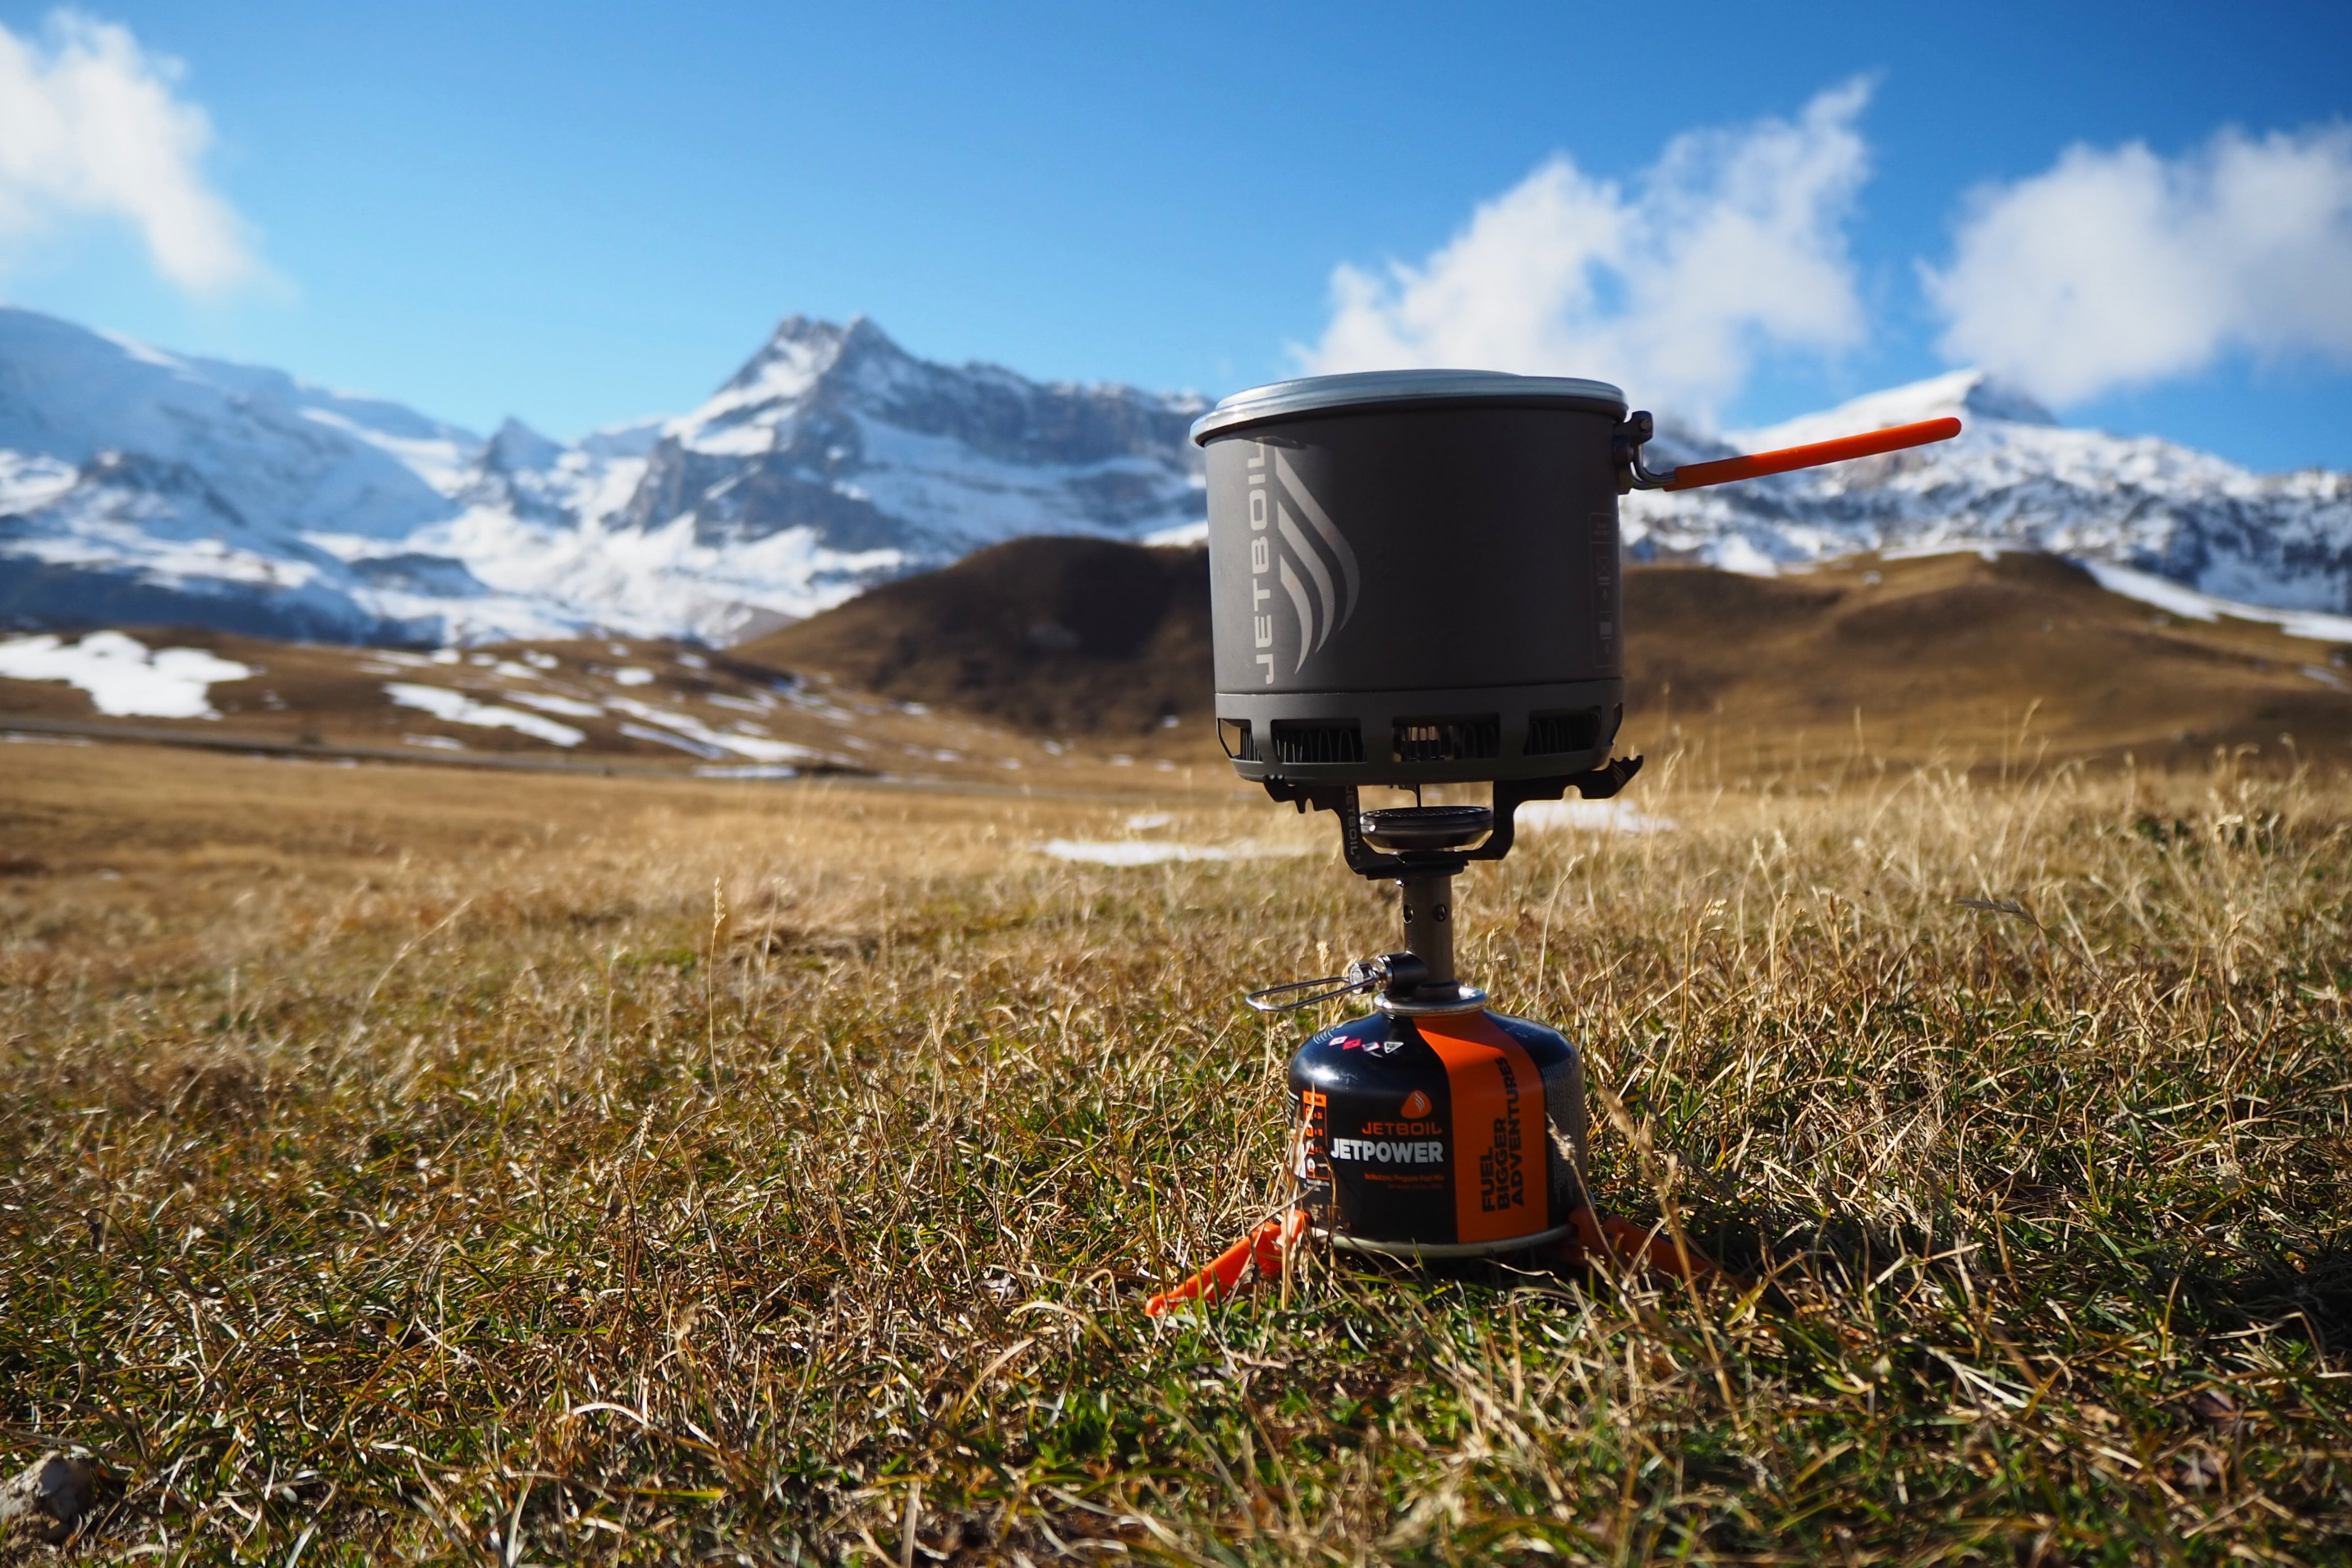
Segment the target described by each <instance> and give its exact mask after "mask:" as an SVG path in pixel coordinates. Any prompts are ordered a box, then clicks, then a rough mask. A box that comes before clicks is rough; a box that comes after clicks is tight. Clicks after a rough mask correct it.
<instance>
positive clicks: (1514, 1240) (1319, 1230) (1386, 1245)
mask: <svg viewBox="0 0 2352 1568" xmlns="http://www.w3.org/2000/svg"><path fill="white" fill-rule="evenodd" d="M1575 1229H1576V1227H1575V1225H1573V1224H1572V1223H1571V1224H1568V1225H1555V1226H1553V1227H1552V1228H1550V1229H1549V1230H1538V1231H1537V1232H1536V1233H1535V1234H1534V1235H1532V1236H1510V1237H1506V1238H1504V1239H1502V1240H1500V1241H1375V1240H1372V1239H1370V1238H1369V1237H1363V1236H1350V1235H1349V1234H1347V1233H1346V1232H1345V1231H1340V1230H1333V1229H1331V1228H1328V1227H1327V1226H1319V1225H1318V1226H1317V1227H1316V1228H1315V1237H1316V1239H1318V1240H1319V1241H1328V1242H1329V1243H1330V1244H1331V1245H1332V1246H1334V1247H1337V1248H1339V1249H1340V1250H1341V1251H1344V1252H1374V1253H1378V1254H1380V1255H1381V1257H1384V1258H1402V1259H1405V1260H1408V1261H1412V1262H1418V1261H1420V1260H1422V1259H1424V1258H1490V1257H1493V1256H1494V1255H1495V1254H1496V1253H1497V1252H1517V1251H1520V1250H1522V1249H1526V1248H1529V1247H1540V1246H1542V1245H1543V1244H1544V1243H1545V1242H1547V1241H1558V1240H1559V1239H1561V1238H1562V1237H1564V1236H1568V1235H1570V1234H1572V1233H1573V1232H1574V1231H1575Z"/></svg>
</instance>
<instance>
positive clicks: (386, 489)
mask: <svg viewBox="0 0 2352 1568" xmlns="http://www.w3.org/2000/svg"><path fill="white" fill-rule="evenodd" d="M1201 408H1202V402H1201V400H1199V399H1196V398H1191V397H1182V396H1166V395H1161V394H1157V393H1151V392H1139V391H1136V390H1134V389H1131V388H1127V387H1118V386H1069V385H1045V384H1041V383H1038V382H1030V381H1027V380H1025V379H1024V378H1023V377H1021V376H1018V375H1016V374H1014V373H1013V372H1012V371H1006V370H1003V369H1000V368H998V367H995V366H989V365H966V366H961V367H954V366H947V365H940V364H933V363H930V362H929V361H923V360H919V359H917V358H915V357H914V356H913V355H910V354H908V352H907V351H906V350H903V349H901V348H900V347H898V344H896V343H894V342H892V341H891V340H890V339H889V338H888V337H887V335H885V334H884V333H883V332H882V330H881V329H879V328H877V327H876V326H875V325H874V324H873V323H872V322H870V321H867V320H865V319H862V318H861V319H856V320H853V321H851V322H849V323H848V324H846V325H835V324H833V323H829V322H823V321H813V320H809V319H805V318H802V317H793V318H792V319H788V320H786V321H785V322H783V323H782V325H781V326H780V327H778V328H777V329H776V331H775V333H774V334H773V335H772V337H771V338H770V340H768V342H767V343H765V344H764V345H763V346H762V347H761V349H760V350H759V351H758V352H757V353H755V354H754V355H753V356H752V357H751V359H750V361H747V362H746V363H745V364H744V365H743V367H742V368H741V369H740V371H737V373H736V374H735V375H734V376H733V377H731V378H730V380H729V381H728V382H726V383H725V384H724V385H723V386H721V387H720V388H719V390H718V391H717V392H715V393H713V394H712V396H711V397H710V398H709V400H708V401H707V402H704V403H703V404H702V405H701V406H700V407H699V408H697V409H695V410H693V411H692V412H691V413H686V414H683V415H681V416H679V417H677V418H674V419H668V420H656V421H646V422H644V423H637V424H632V425H625V426H619V427H615V428H614V429H612V430H607V431H601V432H598V433H596V434H592V435H590V436H588V437H586V438H584V439H583V440H581V441H579V442H577V443H574V444H563V443H561V442H557V441H553V440H551V439H549V438H548V437H546V436H544V435H541V434H538V433H537V432H535V431H532V430H530V428H529V427H528V426H525V425H523V424H522V423H520V422H517V421H513V420H509V421H508V422H507V423H505V424H504V425H503V426H501V427H500V428H499V431H498V432H497V433H496V434H493V435H491V436H490V437H489V438H488V440H484V439H482V438H480V437H478V436H476V435H474V434H470V433H468V432H467V431H464V430H461V429H458V428H457V427H456V426H453V425H448V424H444V423H438V422H436V421H434V420H431V419H428V418H426V417H425V416H424V415H422V414H419V413H414V412H413V411H410V410H408V409H404V408H402V407H400V406H399V405H397V404H394V403H390V402H382V401H380V400H374V399H369V398H363V397H358V396H353V395H351V394H347V393H342V392H331V391H327V390H325V389H322V388H319V387H315V386H311V385H309V384H307V383H305V382H299V381H296V380H295V379H293V378H292V377H290V376H288V375H285V374H284V373H282V372H280V371H272V370H264V369H256V368H252V367H247V366H239V365H231V364H226V363H223V362H221V361H213V360H204V359H196V358H190V357H185V356H180V355H173V354H167V353H162V352H159V351H157V350H152V349H148V348H144V347H142V346H140V345H137V344H133V343H128V342H124V341H122V340H117V339H113V338H109V337H106V336H103V335H101V334H99V333H96V332H91V331H88V330H85V329H82V328H79V327H76V326H73V325H71V324H69V323H68V322H64V321H59V320H56V319H52V318H49V317H45V316H39V315H36V314H34V313H32V312H29V311H23V310H9V309H0V621H6V622H15V623H18V624H24V625H35V626H42V625H46V626H59V627H63V626H71V625H92V624H98V625H104V624H129V623H147V624H159V623H174V622H177V623H184V624H192V625H205V626H213V627H217V628H221V629H225V630H230V631H238V632H252V633H259V634H264V635H271V636H280V637H283V636H300V637H310V638H321V639H329V640H338V641H359V642H428V641H429V642H443V641H474V640H488V639H493V638H499V637H509V638H538V637H557V636H564V635H572V634H576V633H581V632H599V633H601V632H610V633H614V634H619V635H624V636H641V637H692V638H698V639H700V640H703V641H707V642H712V643H723V642H728V641H731V640H734V639H736V638H739V637H741V636H744V635H747V634H750V633H752V632H758V631H761V630H762V629H764V628H766V627H768V626H771V625H774V624H776V623H778V622H782V621H786V620H790V619H793V618H796V617H800V616H803V615H807V614H810V613H813V612H815V611H818V610H821V609H824V608H826V607H828V606H830V605H833V604H836V603H839V602H840V601H843V600H844V599H846V598H848V597H849V596H850V595H852V594H854V593H856V592H857V591H859V590H861V589H862V588H865V587H866V586H868V585H870V584H872V583H875V582H877V581H882V580H887V579H889V578H892V577H897V576H901V575H904V574H905V573H907V572H909V571H913V570H920V569H922V568H926V567H930V566H937V565H943V564H945V563H947V562H948V561H950V560H953V559H957V558H959V557H961V556H962V555H964V554H965V553H967V552H969V551H971V550H972V549H976V548H978V547H981V546H982V545H987V544H992V543H996V542H998V541H1000V540H1003V539H1005V538H1012V537H1014V536H1017V535H1024V534H1038V533H1063V534H1091V535H1096V536H1100V537H1107V538H1129V539H1145V540H1154V541H1162V540H1165V541H1174V540H1181V539H1186V538H1193V537H1197V532H1198V528H1199V519H1200V518H1201V517H1202V509H1203V497H1202V484H1201V465H1200V455H1199V453H1198V451H1197V450H1196V449H1195V448H1194V447H1193V446H1192V444H1191V443H1190V441H1188V440H1187V439H1186V432H1187V428H1188V426H1189V425H1190V423H1191V422H1192V418H1193V417H1194V416H1195V415H1196V414H1198V413H1200V411H1201ZM1945 413H1956V414H1958V416H1959V417H1960V418H1961V420H1962V421H1963V422H1964V423H1965V425H1966V430H1965V432H1964V433H1963V434H1962V435H1961V436H1960V437H1959V439H1958V440H1957V441H1954V442H1950V443H1948V444H1943V445H1939V446H1936V447H1930V448H1926V449H1922V450H1918V451H1914V452H1908V453H1898V454H1894V455H1888V456H1885V457H1878V458H1872V459H1869V460H1866V461H1864V462H1862V463H1857V464H1851V465H1844V466H1841V467H1835V468H1825V469H1816V470H1811V471H1809V472H1805V473H1800V474H1792V475H1783V476H1778V477H1775V478H1770V479H1764V480H1757V481H1751V482H1749V483H1748V484H1744V485H1738V486H1725V487H1723V488H1720V489H1714V490H1703V491H1692V492H1686V493H1683V494H1679V495H1674V496H1667V495H1664V494H1659V493H1654V492H1653V493H1643V494H1637V495H1634V496H1633V497H1628V498H1627V501H1626V507H1625V515H1626V538H1627V542H1628V546H1629V549H1630V550H1631V553H1632V554H1633V556H1634V557H1635V558H1636V559H1696V560H1704V561H1709V562H1712V563H1714V564H1717V565H1719V566H1724V567H1728V568H1732V569H1735V570H1774V569H1775V568H1776V567H1777V566H1778V565H1781V564H1793V563H1798V562H1804V561H1811V560H1817V559H1823V558H1825V557H1830V556H1835V555H1842V554H1847V553H1851V552H1853V551H1855V550H1861V549H1893V550H1918V549H1940V548H1957V547H1959V546H1963V545H1971V544H1995V545H2000V546H2004V547H2009V548H2018V549H2038V550H2047V551H2052V552H2054V553H2059V554H2063V555H2067V556H2072V557H2075V558H2078V559H2084V560H2086V561H2090V562H2095V563H2099V564H2101V565H2103V566H2105V567H2108V568H2112V569H2116V570H2118V571H2125V572H2130V573H2137V574H2140V575H2141V576H2142V577H2147V578H2155V579H2160V580H2166V581H2169V582H2173V583H2177V584H2179V585H2180V586H2181V587H2182V588H2183V589H2185V590H2189V591H2195V592H2197V593H2200V594H2203V595H2206V596H2208V597H2210V598H2214V599H2220V600H2228V601H2242V602H2246V603H2252V604H2257V605H2264V606H2270V607H2273V608H2276V609H2280V610H2284V611H2294V612H2324V613H2347V612H2352V476H2347V475H2346V474H2342V473H2335V472H2329V471H2324V470H2310V471H2305V472H2303V473H2298V474H2286V475H2257V474H2252V473H2248V472H2247V471H2245V470H2243V469H2241V468H2238V467H2236V466H2234V465H2231V464H2229V463H2226V462H2223V461H2222V460H2221V459H2220V458H2217V457H2213V456H2210V455H2205V454H2202V453H2199V452H2195V451H2191V450H2189V449H2188V448H2186V447H2182V446H2179V445H2175V444H2169V443H2167V442H2162V441H2158V440H2154V439H2147V438H2138V439H2134V438H2126V437H2117V436H2112V435H2106V434H2100V433H2098V432H2095V431H2087V430H2072V429H2067V428H2065V427H2063V426H2061V425H2059V424H2057V423H2055V422H2053V420H2052V418H2051V417H2050V415H2049V414H2048V413H2047V412H2045V411H2044V410H2042V409H2041V408H2040V407H2038V406H2037V405H2035V404H2034V403H2033V402H2032V401H2031V400H2029V399H2027V398H2025V397H2023V396H2021V394H2018V393H2016V392H2011V391H2009V390H2007V389H2004V388H2002V387H2001V386H2000V384H1998V383H1997V382H1992V381H1990V379H1988V378H1987V377H1985V376H1983V375H1981V374H1979V373H1977V372H1974V371H1956V372H1954V373H1952V374H1950V375H1946V376H1940V377H1937V378H1935V379H1934V380H1931V381H1926V382H1919V383H1917V384H1916V385H1913V386H1907V387H1898V388H1895V389H1894V390H1892V391H1889V392H1878V393H1874V394H1873V395H1871V396H1869V397H1865V398H1860V399H1857V400H1855V401H1854V402H1850V403H1847V404H1845V405H1844V406H1843V407H1841V408H1836V409H1832V410H1829V411H1827V412H1825V413H1819V414H1811V415H1807V416H1806V417H1804V418H1802V419H1798V420H1792V421H1790V422H1789V423H1785V424H1781V425H1778V426H1775V427H1773V428H1771V429H1768V430H1759V431H1749V432H1743V433H1738V434H1736V435H1735V436H1733V437H1732V438H1731V439H1730V441H1729V442H1728V443H1727V442H1725V441H1718V440H1715V439H1712V438H1708V437H1705V436H1700V435H1696V434H1692V433H1691V432H1689V431H1687V430H1685V429H1681V428H1678V427H1676V426H1675V425H1674V424H1673V423H1671V422H1665V423H1663V424H1662V428H1661V434H1660V437H1659V441H1658V444H1657V446H1656V448H1655V449H1654V452H1655V455H1654V457H1653V463H1654V464H1655V463H1658V462H1661V461H1664V462H1689V461H1695V460H1699V459H1704V458H1707V457H1715V456H1721V455H1727V454H1728V453H1729V452H1732V451H1735V450H1751V451H1752V450H1757V449H1759V448H1762V447H1767V446H1776V445H1787V444H1796V443H1801V442H1805V441H1813V440H1819V439H1822V438H1823V437H1826V436H1829V435H1836V434H1847V433H1850V432H1853V431H1856V430H1865V429H1871V428H1874V427H1877V426H1882V425H1887V424H1897V423H1907V422H1909V421H1912V420H1916V419H1926V418H1931V417H1935V416H1937V415H1939V414H1945ZM2118 580H2122V579H2118ZM2133 580H2138V579H2137V578H2136V579H2133Z"/></svg>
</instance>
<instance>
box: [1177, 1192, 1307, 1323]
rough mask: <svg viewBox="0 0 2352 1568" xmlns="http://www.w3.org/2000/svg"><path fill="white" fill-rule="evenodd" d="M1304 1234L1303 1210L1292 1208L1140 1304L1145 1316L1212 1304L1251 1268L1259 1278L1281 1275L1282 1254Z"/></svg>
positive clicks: (1304, 1219) (1305, 1227)
mask: <svg viewBox="0 0 2352 1568" xmlns="http://www.w3.org/2000/svg"><path fill="white" fill-rule="evenodd" d="M1306 1234H1307V1211H1306V1210H1305V1209H1303V1208H1294V1209H1292V1210H1291V1211H1290V1212H1289V1213H1287V1214H1286V1215H1284V1216H1283V1217H1282V1218H1279V1219H1269V1220H1267V1221H1266V1222H1265V1224H1264V1225H1261V1226H1259V1227H1258V1228H1256V1229H1255V1230H1253V1231H1251V1232H1250V1233H1249V1234H1248V1235H1247V1236H1244V1237H1243V1238H1242V1239H1240V1240H1239V1241H1236V1242H1234V1244H1233V1245H1232V1246H1231V1247H1228V1248H1226V1249H1224V1250H1223V1252H1220V1253H1218V1254H1217V1256H1216V1257H1215V1259H1214V1260H1212V1261H1211V1262H1210V1264H1209V1266H1208V1267H1207V1268H1205V1269H1203V1270H1201V1271H1200V1272H1199V1273H1197V1274H1195V1275H1193V1276H1192V1278H1191V1279H1189V1280H1187V1281H1184V1282H1183V1283H1182V1284H1181V1285H1179V1286H1177V1287H1176V1288H1175V1289H1174V1290H1171V1291H1161V1292H1160V1294H1158V1295H1156V1296H1154V1297H1152V1298H1151V1299H1150V1301H1146V1302H1144V1303H1143V1312H1144V1315H1145V1316H1146V1317H1153V1318H1156V1317H1159V1316H1160V1315H1161V1314H1162V1313H1164V1312H1167V1311H1168V1309H1169V1308H1171V1307H1172V1306H1174V1305H1176V1304H1177V1303H1178V1302H1180V1301H1194V1300H1199V1301H1215V1300H1216V1299H1217V1298H1218V1297H1219V1296H1222V1295H1224V1294H1225V1293H1226V1292H1228V1291H1232V1290H1233V1289H1234V1287H1235V1286H1237V1285H1239V1284H1240V1283H1241V1282H1242V1276H1243V1275H1244V1273H1246V1272H1247V1271H1248V1270H1250V1268H1251V1267H1252V1266H1253V1265H1255V1267H1256V1269H1257V1271H1258V1276H1259V1277H1260V1278H1261V1279H1271V1278H1273V1277H1274V1276H1275V1275H1276V1274H1279V1273H1281V1272H1282V1259H1283V1254H1284V1252H1285V1251H1286V1250H1287V1249H1289V1247H1290V1246H1291V1244H1292V1243H1294V1242H1296V1241H1297V1239H1299V1238H1300V1237H1302V1236H1304V1235H1306Z"/></svg>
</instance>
